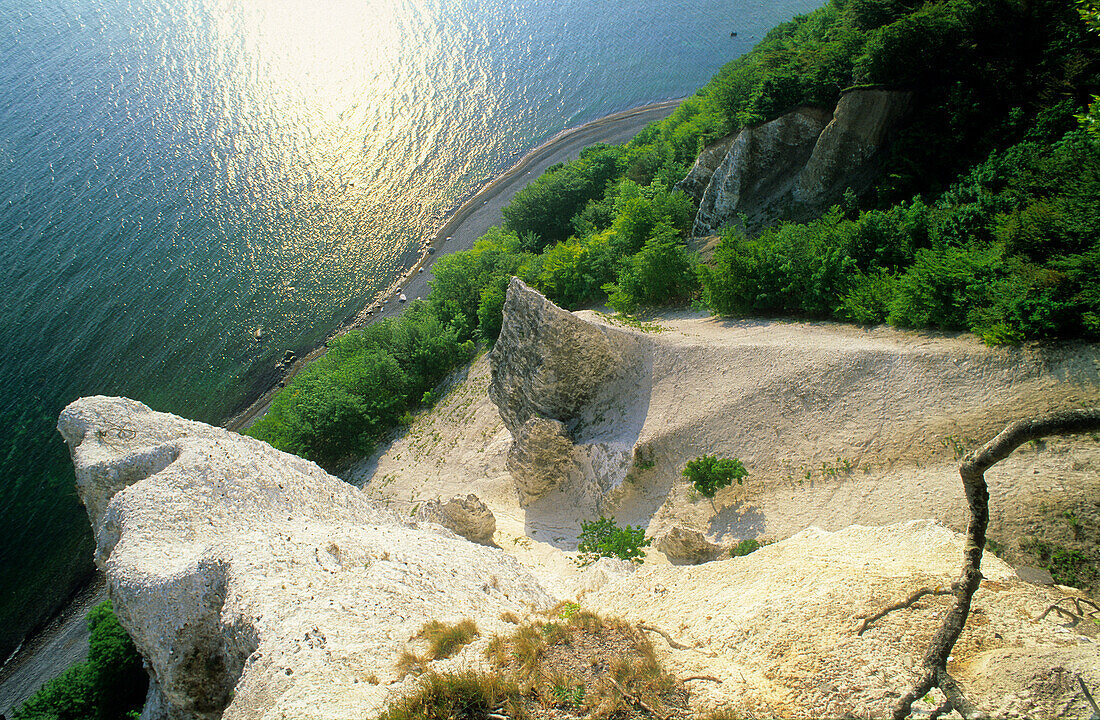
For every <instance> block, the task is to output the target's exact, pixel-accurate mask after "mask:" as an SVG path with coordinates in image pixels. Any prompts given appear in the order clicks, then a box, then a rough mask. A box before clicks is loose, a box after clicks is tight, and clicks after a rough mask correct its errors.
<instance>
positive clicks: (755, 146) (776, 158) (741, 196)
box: [692, 108, 829, 235]
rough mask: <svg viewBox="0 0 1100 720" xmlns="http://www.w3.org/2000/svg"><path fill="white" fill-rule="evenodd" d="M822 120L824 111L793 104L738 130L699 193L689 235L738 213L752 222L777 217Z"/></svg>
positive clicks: (824, 122) (704, 231)
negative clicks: (773, 116)
mask: <svg viewBox="0 0 1100 720" xmlns="http://www.w3.org/2000/svg"><path fill="white" fill-rule="evenodd" d="M828 124H829V115H828V113H827V112H825V111H823V110H819V109H817V108H799V109H798V110H795V111H794V112H791V113H788V114H787V115H784V116H783V117H781V118H778V119H776V120H772V121H771V122H768V123H764V124H763V125H758V126H756V127H751V128H745V129H744V130H742V131H741V132H740V133H738V134H737V137H736V138H735V139H734V141H733V143H732V144H731V145H730V149H729V152H728V153H726V157H725V158H724V159H723V160H722V163H721V164H720V165H719V166H718V169H717V170H715V171H714V175H713V176H712V177H711V180H710V184H708V185H707V189H706V190H705V191H704V192H703V197H702V200H700V202H699V211H698V213H697V214H696V216H695V224H694V227H693V229H692V234H693V235H708V234H710V233H711V232H713V231H715V230H717V229H718V228H720V227H722V226H724V225H728V224H729V223H730V222H731V221H733V220H735V219H737V218H738V216H740V215H745V216H746V218H747V222H748V223H749V224H750V225H754V226H755V225H763V224H766V223H768V222H769V221H771V220H773V219H774V218H776V217H778V214H779V212H780V209H781V207H780V206H781V204H782V201H783V199H784V197H785V196H787V195H789V194H790V191H791V186H792V184H793V182H794V178H795V177H797V176H798V173H799V171H801V170H802V168H804V167H805V166H806V163H807V162H808V161H809V159H810V156H811V155H812V154H813V151H814V146H815V145H816V144H817V139H818V138H819V137H820V136H821V131H822V130H824V129H825V127H826V125H828Z"/></svg>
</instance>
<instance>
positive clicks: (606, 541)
mask: <svg viewBox="0 0 1100 720" xmlns="http://www.w3.org/2000/svg"><path fill="white" fill-rule="evenodd" d="M580 541H581V542H580V545H579V546H578V547H577V551H578V552H579V553H580V557H578V558H577V564H578V565H580V566H581V567H586V566H588V565H591V564H592V563H594V562H596V561H597V560H599V559H600V558H602V557H616V558H619V559H620V560H629V561H630V562H633V563H640V562H642V560H643V559H644V558H645V550H644V548H647V547H649V545H650V543H652V542H653V540H652V538H647V537H646V536H645V528H642V527H631V526H630V525H627V526H626V527H622V528H621V527H619V526H618V524H616V523H615V518H613V517H612V518H606V517H603V516H602V515H601V516H600V519H599V520H593V521H591V522H582V523H581V534H580Z"/></svg>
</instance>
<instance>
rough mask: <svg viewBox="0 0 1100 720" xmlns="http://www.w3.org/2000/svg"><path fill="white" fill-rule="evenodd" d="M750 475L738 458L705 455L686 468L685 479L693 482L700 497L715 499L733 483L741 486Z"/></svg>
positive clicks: (689, 463)
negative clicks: (723, 489)
mask: <svg viewBox="0 0 1100 720" xmlns="http://www.w3.org/2000/svg"><path fill="white" fill-rule="evenodd" d="M748 475H749V473H748V471H747V470H745V466H744V465H742V464H741V461H740V460H739V459H737V458H719V457H715V456H714V455H703V456H701V457H697V458H695V459H694V460H691V461H689V462H688V464H687V465H686V466H684V477H686V478H687V479H688V480H689V481H691V485H692V487H694V488H695V489H696V490H697V491H698V492H699V494H700V495H702V496H703V497H705V498H710V499H714V496H715V495H717V494H718V491H719V490H721V489H722V488H726V487H729V486H730V485H732V484H733V483H735V482H736V483H737V484H738V485H740V484H741V481H742V480H744V479H745V478H746V477H748Z"/></svg>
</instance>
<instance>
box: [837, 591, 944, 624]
mask: <svg viewBox="0 0 1100 720" xmlns="http://www.w3.org/2000/svg"><path fill="white" fill-rule="evenodd" d="M950 594H951V590H949V589H945V588H921V589H920V590H917V591H916V592H915V593H913V594H912V595H910V596H909V597H907V598H905V599H904V600H902V601H901V602H896V603H894V604H893V605H887V606H886V607H884V608H883V609H882V610H879V611H878V612H877V613H875V614H874V615H871V616H870V617H867V618H864V620H863V624H862V625H860V626H859V630H857V631H856V635H862V634H863V633H864V631H865V630H866V629H867V628H869V627H871V625H872V624H873V623H875V622H877V621H878V620H881V619H882V618H884V617H886V616H887V615H888V614H889V613H892V612H893V611H895V610H901V609H902V608H907V607H912V605H913V604H914V603H915V602H917V600H920V599H921V598H922V597H924V596H925V595H950Z"/></svg>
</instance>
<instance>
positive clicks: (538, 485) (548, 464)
mask: <svg viewBox="0 0 1100 720" xmlns="http://www.w3.org/2000/svg"><path fill="white" fill-rule="evenodd" d="M513 437H514V440H513V442H512V447H511V448H510V449H509V450H508V464H507V467H508V472H510V473H511V474H512V478H513V479H514V480H515V481H516V490H518V491H519V501H520V504H522V505H530V504H531V503H532V502H534V501H536V500H538V499H539V498H541V497H543V496H544V495H546V494H547V493H548V492H550V491H551V490H553V489H554V488H557V487H560V486H561V485H562V484H563V483H564V482H565V481H566V480H567V479H568V478H569V475H570V474H571V473H573V472H575V471H576V469H577V462H576V460H575V458H574V453H573V441H572V440H570V439H569V433H567V432H566V430H565V423H563V422H561V421H560V420H549V419H547V418H543V417H538V416H535V417H531V418H528V419H527V422H525V423H524V424H523V426H522V427H521V428H520V429H519V431H518V432H516V434H515V435H514V436H513Z"/></svg>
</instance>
